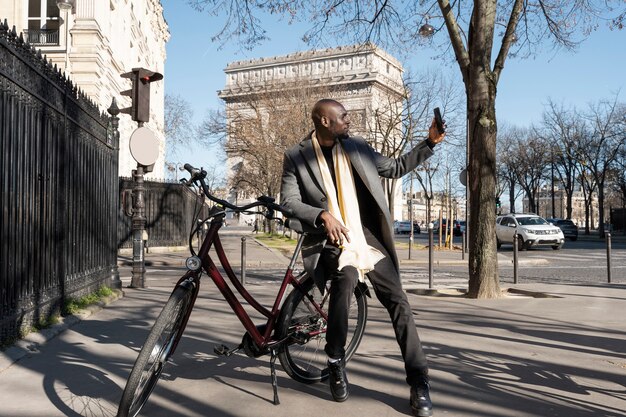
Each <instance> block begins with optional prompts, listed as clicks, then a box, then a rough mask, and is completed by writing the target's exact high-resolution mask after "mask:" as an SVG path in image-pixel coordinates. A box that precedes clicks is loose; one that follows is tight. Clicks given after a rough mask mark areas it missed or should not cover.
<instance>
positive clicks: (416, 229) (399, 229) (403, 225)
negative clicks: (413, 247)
mask: <svg viewBox="0 0 626 417" xmlns="http://www.w3.org/2000/svg"><path fill="white" fill-rule="evenodd" d="M393 232H394V233H395V234H399V235H401V234H407V235H408V234H409V233H411V222H410V221H397V220H396V221H395V222H393ZM419 233H421V229H420V225H419V224H417V222H413V234H419Z"/></svg>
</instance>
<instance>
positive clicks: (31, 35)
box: [24, 29, 59, 45]
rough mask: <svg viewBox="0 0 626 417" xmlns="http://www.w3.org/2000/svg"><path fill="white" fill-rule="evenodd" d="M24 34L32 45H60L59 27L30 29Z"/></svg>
mask: <svg viewBox="0 0 626 417" xmlns="http://www.w3.org/2000/svg"><path fill="white" fill-rule="evenodd" d="M24 35H26V40H27V41H28V43H30V44H32V45H59V30H58V29H29V30H25V31H24Z"/></svg>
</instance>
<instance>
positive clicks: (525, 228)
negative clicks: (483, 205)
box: [496, 214, 565, 250]
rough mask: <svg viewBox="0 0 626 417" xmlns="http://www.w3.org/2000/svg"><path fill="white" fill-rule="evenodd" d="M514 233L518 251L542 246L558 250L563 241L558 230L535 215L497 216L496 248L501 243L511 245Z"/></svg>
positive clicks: (563, 238)
mask: <svg viewBox="0 0 626 417" xmlns="http://www.w3.org/2000/svg"><path fill="white" fill-rule="evenodd" d="M515 232H517V238H518V243H517V245H518V248H519V249H520V250H524V249H528V248H532V247H535V246H542V245H545V246H552V249H554V250H559V249H561V247H562V246H563V242H564V241H565V237H564V236H563V232H562V231H561V229H560V228H558V227H556V226H553V225H552V224H551V223H548V222H547V221H546V220H545V219H544V218H543V217H539V216H537V215H536V214H506V215H504V216H498V218H497V219H496V238H497V241H498V248H500V246H502V244H503V243H510V244H513V236H514V235H515Z"/></svg>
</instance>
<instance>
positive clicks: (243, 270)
mask: <svg viewBox="0 0 626 417" xmlns="http://www.w3.org/2000/svg"><path fill="white" fill-rule="evenodd" d="M241 283H242V284H245V283H246V237H245V236H242V237H241Z"/></svg>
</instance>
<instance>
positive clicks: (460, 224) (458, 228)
mask: <svg viewBox="0 0 626 417" xmlns="http://www.w3.org/2000/svg"><path fill="white" fill-rule="evenodd" d="M465 225H466V224H465V220H455V221H454V230H453V231H452V233H454V236H461V235H463V233H465Z"/></svg>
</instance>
